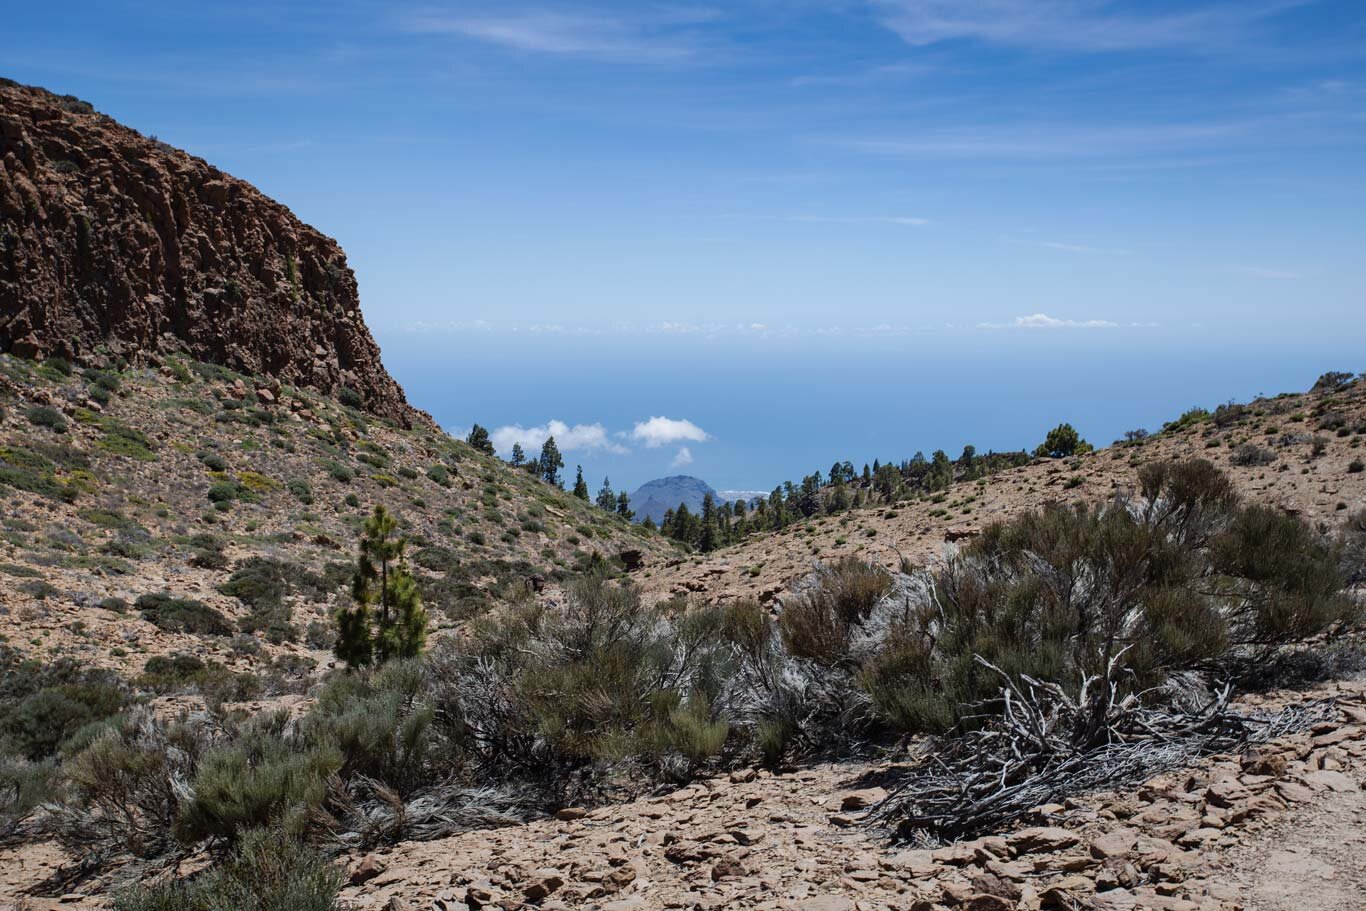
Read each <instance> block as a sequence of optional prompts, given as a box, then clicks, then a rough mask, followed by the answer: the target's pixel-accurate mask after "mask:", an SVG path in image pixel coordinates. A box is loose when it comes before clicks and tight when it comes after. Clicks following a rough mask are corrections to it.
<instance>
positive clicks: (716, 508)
mask: <svg viewBox="0 0 1366 911" xmlns="http://www.w3.org/2000/svg"><path fill="white" fill-rule="evenodd" d="M1091 449H1092V447H1091V444H1089V443H1087V442H1086V441H1085V440H1083V439H1082V438H1081V436H1080V435H1079V434H1078V433H1077V431H1076V430H1075V429H1074V428H1073V427H1072V425H1070V424H1060V425H1058V426H1057V427H1055V428H1054V429H1053V430H1051V431H1049V433H1048V435H1047V437H1046V439H1045V440H1044V442H1043V443H1041V444H1040V445H1039V446H1038V447H1037V448H1036V449H1035V450H1034V452H1033V454H1032V455H1031V454H1030V453H1029V452H1028V451H1026V450H1023V449H1021V450H1018V451H1012V452H987V453H986V454H984V455H982V454H978V452H977V447H975V446H971V445H968V446H964V447H963V452H962V454H961V455H959V456H958V458H957V459H950V458H949V456H948V454H947V453H946V452H944V450H942V449H939V450H935V452H934V454H933V455H931V456H930V457H929V458H928V459H927V458H925V454H924V453H923V452H917V453H916V454H915V455H914V456H912V457H911V458H909V459H906V460H903V461H901V462H899V463H895V464H894V463H892V462H887V463H885V464H884V463H883V462H881V461H879V460H877V459H874V460H873V462H872V464H871V465H870V464H866V463H865V464H864V466H863V470H862V471H861V472H860V471H859V470H857V469H856V468H855V467H854V465H853V463H852V462H848V461H844V462H836V463H835V464H833V465H831V466H830V470H829V471H828V472H826V473H824V474H822V473H821V472H820V471H816V472H814V473H812V474H809V475H807V476H806V477H804V478H802V479H801V481H800V482H799V483H794V482H792V481H786V482H784V483H782V484H779V485H778V486H777V487H775V488H773V491H772V492H771V493H770V494H769V495H768V496H767V497H766V498H765V497H756V498H755V499H754V500H753V501H751V502H750V503H746V502H744V501H743V500H736V501H734V502H732V503H721V504H719V505H718V504H717V503H716V502H715V500H714V498H713V497H712V496H711V495H710V494H708V495H707V496H706V497H705V498H704V499H703V501H702V512H701V513H700V514H697V513H694V512H693V511H692V510H691V509H689V508H688V505H687V504H686V503H680V504H679V505H678V508H677V509H671V510H669V511H667V512H665V514H664V518H663V519H662V520H661V522H660V525H659V530H660V531H661V532H662V533H663V534H664V535H665V536H666V537H669V538H672V539H673V540H675V541H681V542H682V543H684V544H687V545H689V546H690V547H693V548H695V549H697V550H699V551H703V552H706V551H712V550H716V549H717V548H721V547H726V546H727V545H730V544H734V543H736V542H738V541H741V540H743V539H744V538H746V537H748V536H749V535H752V534H757V533H760V532H768V531H781V530H782V529H784V528H786V527H787V526H789V525H791V524H793V523H794V522H800V521H802V520H803V519H809V518H812V517H813V516H818V515H838V514H840V513H845V512H848V511H850V510H851V509H857V508H859V507H864V506H878V505H890V504H893V503H897V502H899V501H902V500H908V499H914V498H917V497H926V496H933V495H935V494H937V493H939V492H940V491H943V490H945V489H947V488H948V487H950V486H951V485H953V484H955V483H958V482H961V481H975V480H977V479H979V478H984V477H986V476H988V475H991V474H995V473H996V472H998V471H1003V470H1005V469H1007V468H1014V467H1017V466H1019V465H1025V464H1027V463H1028V462H1029V461H1030V460H1031V458H1037V457H1045V456H1046V457H1050V458H1066V457H1069V456H1073V455H1079V454H1081V453H1084V452H1089V451H1091Z"/></svg>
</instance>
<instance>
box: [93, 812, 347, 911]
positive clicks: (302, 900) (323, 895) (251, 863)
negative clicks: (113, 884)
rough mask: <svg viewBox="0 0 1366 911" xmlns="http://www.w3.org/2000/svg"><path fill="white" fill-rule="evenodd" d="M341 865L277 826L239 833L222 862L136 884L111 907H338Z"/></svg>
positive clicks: (335, 910) (280, 910) (187, 910)
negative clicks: (186, 876)
mask: <svg viewBox="0 0 1366 911" xmlns="http://www.w3.org/2000/svg"><path fill="white" fill-rule="evenodd" d="M344 882H345V876H344V875H343V872H342V870H341V868H340V867H338V866H337V865H336V864H335V863H333V862H332V861H330V860H328V859H327V858H326V857H324V856H323V855H322V854H320V853H318V852H316V851H314V850H313V849H312V848H310V847H308V846H307V845H306V844H304V843H303V842H301V841H300V840H299V839H298V838H296V837H294V836H292V835H290V834H288V833H286V832H283V831H281V830H278V829H253V830H251V831H249V832H245V833H243V834H242V836H241V838H240V840H239V841H238V844H237V847H236V850H235V851H234V853H233V854H232V856H231V857H230V858H229V859H228V861H227V862H226V863H223V864H220V865H218V866H215V867H213V868H211V869H209V870H207V871H205V872H203V873H201V874H200V875H199V876H198V877H196V878H194V879H191V880H171V881H167V882H161V883H153V884H151V885H145V884H143V885H136V886H132V887H130V888H128V889H125V890H123V891H121V892H119V893H118V894H117V895H115V897H114V903H113V907H114V911H339V908H340V906H339V905H338V903H337V894H338V893H339V892H340V891H341V887H342V885H343V884H344Z"/></svg>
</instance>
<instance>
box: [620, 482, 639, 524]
mask: <svg viewBox="0 0 1366 911" xmlns="http://www.w3.org/2000/svg"><path fill="white" fill-rule="evenodd" d="M617 515H619V516H621V517H622V518H623V519H625V520H626V521H627V522H629V521H631V520H632V519H634V518H635V517H636V514H635V511H634V510H632V509H631V498H630V497H628V496H627V495H626V491H624V490H623V491H622V492H621V493H619V494H617Z"/></svg>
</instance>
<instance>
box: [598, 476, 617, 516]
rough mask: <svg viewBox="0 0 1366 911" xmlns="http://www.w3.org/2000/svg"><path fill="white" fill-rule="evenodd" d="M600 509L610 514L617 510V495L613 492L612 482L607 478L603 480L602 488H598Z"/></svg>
mask: <svg viewBox="0 0 1366 911" xmlns="http://www.w3.org/2000/svg"><path fill="white" fill-rule="evenodd" d="M598 508H599V509H605V510H607V511H608V512H611V511H612V510H614V509H616V508H617V495H616V494H615V493H614V492H613V491H612V482H611V481H610V480H608V479H607V478H603V479H602V487H600V488H598Z"/></svg>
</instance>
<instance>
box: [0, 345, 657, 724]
mask: <svg viewBox="0 0 1366 911" xmlns="http://www.w3.org/2000/svg"><path fill="white" fill-rule="evenodd" d="M102 363H103V364H104V366H101V367H92V366H86V367H73V366H72V365H70V364H68V363H67V362H66V361H63V360H60V359H49V360H47V361H29V360H24V359H21V358H16V357H13V356H12V355H0V505H3V509H4V515H3V516H2V517H0V580H3V582H4V584H3V585H0V612H3V614H4V616H5V617H6V618H7V620H8V621H9V622H8V623H7V625H6V628H5V630H4V633H3V634H4V645H5V647H6V648H7V649H8V650H9V651H10V652H12V653H13V654H14V655H16V656H18V657H20V658H23V659H33V660H35V661H40V662H44V663H46V662H51V661H55V660H59V659H67V660H70V661H74V662H77V663H79V664H80V665H81V666H83V667H86V668H100V669H108V670H111V671H115V672H117V673H118V674H120V675H121V676H123V677H125V678H128V679H133V678H138V677H140V676H141V677H143V678H144V679H146V680H148V681H149V682H151V683H153V684H154V685H155V686H157V687H161V688H166V687H174V686H177V685H180V684H183V683H185V682H186V680H188V679H189V678H194V677H198V678H200V679H199V682H200V683H206V684H207V683H208V681H210V680H211V681H212V685H211V686H210V687H209V688H210V689H214V688H221V689H222V691H223V695H225V696H231V697H233V698H237V699H243V698H255V697H257V696H262V695H269V694H271V693H279V692H282V691H293V690H300V689H303V688H306V687H307V685H308V681H309V680H310V679H311V678H312V676H313V675H314V674H315V673H316V672H317V671H319V670H321V669H322V667H323V665H325V664H326V663H327V662H328V661H329V660H330V658H331V648H332V640H333V638H334V631H333V620H332V617H333V614H334V612H335V611H336V610H337V609H338V608H339V607H343V606H345V605H346V604H347V603H349V601H350V599H351V593H350V588H351V575H352V567H351V562H352V559H353V556H354V550H355V541H356V538H357V536H358V534H359V532H360V531H361V529H362V526H363V525H364V522H365V520H366V518H367V517H368V516H369V514H370V512H371V510H372V509H373V508H374V506H376V505H384V506H386V507H387V508H388V510H389V511H390V512H391V513H392V515H393V516H394V517H395V521H396V522H397V523H398V524H399V527H400V528H401V529H402V532H403V534H404V536H405V537H406V538H407V540H408V546H407V550H406V552H405V560H406V562H407V564H408V565H409V566H410V567H411V570H412V574H413V577H414V580H415V584H416V587H417V590H418V591H419V592H420V594H421V597H422V600H423V602H424V603H425V605H426V610H427V613H428V616H429V621H430V625H431V627H432V630H433V632H434V633H439V632H440V631H441V630H443V629H449V628H452V627H454V626H455V625H457V624H459V623H460V622H461V621H462V620H463V619H465V618H466V617H469V616H472V615H475V614H478V613H480V612H482V611H483V610H484V609H485V608H486V607H487V605H489V604H491V603H493V602H494V601H495V600H497V599H499V598H500V597H503V594H502V593H503V592H505V591H507V590H512V589H522V588H526V587H527V586H534V587H539V588H544V587H552V586H554V585H556V584H557V583H558V582H559V581H560V580H563V579H568V578H571V577H573V576H575V575H577V574H579V573H581V572H582V571H583V570H584V569H585V568H586V567H588V566H590V565H598V564H599V563H601V564H603V565H606V566H608V567H609V569H610V568H611V567H613V566H615V568H616V570H617V571H620V570H621V568H622V564H621V563H620V554H621V553H622V552H623V551H626V552H635V553H638V554H663V553H666V552H668V551H670V550H671V549H672V548H671V547H669V546H667V545H666V543H665V542H663V541H661V540H660V539H659V538H658V536H656V535H650V534H648V533H646V532H645V531H644V530H642V529H640V528H639V527H638V526H632V525H631V524H630V523H628V522H627V521H625V520H624V519H622V518H620V517H618V516H616V515H614V514H612V513H609V512H605V511H603V510H600V509H597V508H596V507H594V506H591V505H589V504H586V503H583V502H581V501H579V500H577V499H575V498H574V497H572V496H570V495H568V494H567V493H565V492H564V491H562V490H560V489H559V488H558V487H555V486H553V485H550V484H546V483H543V482H541V481H538V480H536V479H535V478H532V477H530V476H529V475H527V474H525V473H523V472H515V471H511V470H509V469H507V468H506V467H505V466H504V464H503V463H502V462H500V461H499V460H497V459H495V458H493V457H492V456H490V455H488V454H486V453H484V452H482V451H479V450H478V449H477V448H475V447H472V446H470V445H469V444H467V443H466V442H464V441H463V440H457V439H452V438H451V437H449V436H447V435H446V434H444V433H442V432H440V431H439V430H436V429H435V428H428V427H425V426H421V425H419V426H417V427H414V428H412V429H405V428H403V427H400V426H398V425H396V424H393V423H391V422H389V421H387V420H384V419H382V418H377V417H375V416H373V415H370V414H367V413H365V412H364V411H361V410H359V409H358V408H357V407H355V406H356V405H357V404H358V403H355V402H351V403H349V404H348V403H346V402H345V401H339V400H336V399H331V398H328V397H326V396H322V395H319V394H317V393H314V392H310V391H308V390H304V389H298V388H294V387H290V386H283V385H281V384H280V383H279V381H278V380H273V379H271V378H254V377H250V376H243V375H240V374H236V373H233V372H232V371H229V370H227V369H226V368H223V367H219V366H216V365H210V364H202V363H198V362H192V361H188V360H183V359H177V358H165V359H163V360H161V361H160V362H159V363H158V364H146V365H142V366H131V365H128V364H121V363H118V362H116V361H113V360H106V361H102ZM343 399H345V396H343ZM247 672H250V674H251V675H255V676H254V677H253V678H252V679H251V680H248V679H247V677H246V676H244V674H246V673H247ZM256 677H260V678H261V679H260V680H256V679H255V678H256ZM178 678H186V679H184V680H182V679H178ZM215 691H217V690H216V689H215Z"/></svg>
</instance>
